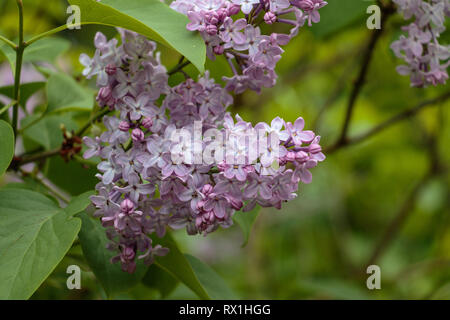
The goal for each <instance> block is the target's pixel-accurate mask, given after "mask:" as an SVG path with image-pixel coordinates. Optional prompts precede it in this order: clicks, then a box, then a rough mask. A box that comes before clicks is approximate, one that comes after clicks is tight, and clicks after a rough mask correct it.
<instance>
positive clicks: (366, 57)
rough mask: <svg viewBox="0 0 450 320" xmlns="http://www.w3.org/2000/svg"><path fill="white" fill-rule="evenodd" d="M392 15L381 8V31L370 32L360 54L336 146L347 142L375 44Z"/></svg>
mask: <svg viewBox="0 0 450 320" xmlns="http://www.w3.org/2000/svg"><path fill="white" fill-rule="evenodd" d="M393 13H394V8H393V7H392V6H391V5H389V6H383V7H382V17H381V26H382V28H381V29H376V30H375V31H373V32H372V35H371V37H370V40H369V44H368V45H367V47H366V48H365V50H364V52H363V53H362V56H363V58H362V63H361V69H360V70H359V73H358V77H357V78H356V81H355V83H354V85H353V89H352V92H351V93H350V98H349V101H348V104H347V111H346V114H345V120H344V124H343V126H342V130H341V133H340V135H339V138H338V140H337V142H336V146H340V145H344V144H346V140H347V134H348V130H349V127H350V122H351V120H352V117H353V112H354V109H355V104H356V101H357V100H358V97H359V95H360V93H361V91H362V88H363V87H364V84H365V83H366V78H367V73H368V71H369V67H370V62H371V61H372V57H373V53H374V51H375V47H376V44H377V42H378V40H379V39H380V37H381V35H382V34H383V31H384V24H385V22H386V20H387V18H388V17H389V16H390V15H391V14H393Z"/></svg>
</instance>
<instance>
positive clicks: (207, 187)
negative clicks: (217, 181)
mask: <svg viewBox="0 0 450 320" xmlns="http://www.w3.org/2000/svg"><path fill="white" fill-rule="evenodd" d="M212 191H213V186H212V185H210V184H205V185H204V186H203V188H202V193H203V194H204V195H205V196H207V195H209V194H210V193H211V192H212Z"/></svg>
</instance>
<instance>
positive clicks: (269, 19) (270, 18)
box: [264, 11, 277, 24]
mask: <svg viewBox="0 0 450 320" xmlns="http://www.w3.org/2000/svg"><path fill="white" fill-rule="evenodd" d="M264 21H265V23H267V24H274V23H275V22H277V16H276V15H275V13H273V12H271V11H269V12H267V13H266V14H265V15H264Z"/></svg>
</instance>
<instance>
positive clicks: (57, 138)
mask: <svg viewBox="0 0 450 320" xmlns="http://www.w3.org/2000/svg"><path fill="white" fill-rule="evenodd" d="M40 117H41V116H39V115H31V116H28V117H26V118H24V119H23V120H22V123H21V124H22V128H25V127H26V126H27V125H29V124H30V123H32V122H34V121H37V120H39V118H40ZM61 125H64V126H65V127H66V129H67V130H69V131H71V130H76V129H77V127H78V126H77V124H76V123H75V122H74V121H73V120H72V118H71V116H70V115H69V114H64V115H52V116H47V117H45V118H42V119H41V120H39V121H38V122H37V123H35V124H34V125H32V126H31V127H29V128H27V129H26V130H25V131H24V133H23V134H24V136H25V137H26V138H27V139H29V140H32V141H34V142H35V143H37V144H39V145H40V146H42V147H44V148H45V149H46V150H52V149H55V148H57V147H59V146H61V144H62V142H63V140H64V138H63V133H62V131H61Z"/></svg>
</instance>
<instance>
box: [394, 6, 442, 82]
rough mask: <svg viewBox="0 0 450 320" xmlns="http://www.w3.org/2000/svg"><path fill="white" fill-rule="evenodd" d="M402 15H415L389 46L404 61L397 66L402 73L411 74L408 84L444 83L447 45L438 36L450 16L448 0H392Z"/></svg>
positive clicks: (411, 16) (407, 16)
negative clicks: (402, 33) (403, 33)
mask: <svg viewBox="0 0 450 320" xmlns="http://www.w3.org/2000/svg"><path fill="white" fill-rule="evenodd" d="M394 2H395V3H396V4H397V6H398V10H399V12H400V13H401V14H403V16H404V18H405V19H407V20H409V19H414V21H413V22H412V23H410V24H409V25H408V26H405V27H403V30H404V31H405V32H407V35H406V36H405V35H402V36H401V37H400V39H399V40H397V41H395V42H394V43H393V44H392V46H391V48H392V50H393V51H394V53H395V55H396V56H397V57H399V58H402V59H403V60H404V61H405V62H406V65H401V66H399V67H397V71H398V72H399V73H400V74H401V75H410V77H411V85H412V86H414V87H426V86H428V85H434V86H436V85H438V84H445V83H446V81H447V79H448V73H447V68H448V67H449V64H450V63H449V58H450V46H449V45H441V44H440V43H439V36H440V34H442V33H443V32H444V31H445V29H446V28H445V19H446V17H449V16H450V1H449V0H394Z"/></svg>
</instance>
